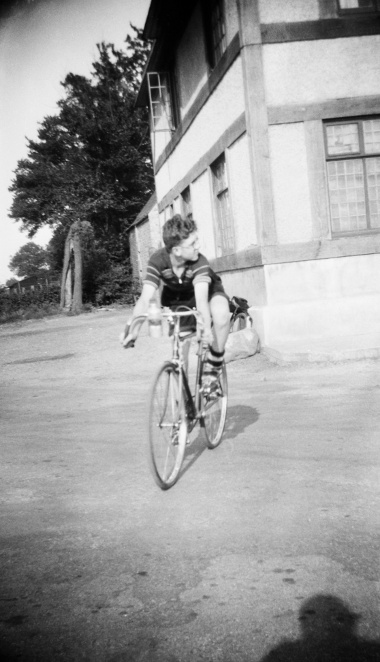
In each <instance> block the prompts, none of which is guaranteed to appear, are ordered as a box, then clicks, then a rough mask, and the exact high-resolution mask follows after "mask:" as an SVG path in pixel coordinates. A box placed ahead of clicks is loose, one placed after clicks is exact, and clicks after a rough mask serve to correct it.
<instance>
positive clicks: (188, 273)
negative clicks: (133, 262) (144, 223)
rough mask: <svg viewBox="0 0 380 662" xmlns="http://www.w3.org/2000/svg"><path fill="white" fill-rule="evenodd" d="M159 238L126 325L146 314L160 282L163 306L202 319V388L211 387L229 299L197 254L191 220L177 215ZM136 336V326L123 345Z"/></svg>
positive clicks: (225, 332)
mask: <svg viewBox="0 0 380 662" xmlns="http://www.w3.org/2000/svg"><path fill="white" fill-rule="evenodd" d="M162 238H163V242H164V248H160V249H159V250H157V251H156V252H155V253H153V255H152V256H151V257H150V259H149V262H148V267H147V273H146V277H145V279H144V281H143V289H142V293H141V296H140V298H139V299H138V301H137V303H136V305H135V307H134V309H133V313H132V317H131V318H130V320H129V321H128V324H129V325H130V324H131V322H132V321H133V319H134V318H135V317H138V316H139V315H144V314H145V313H146V312H147V311H148V307H149V302H150V301H151V299H152V298H153V297H154V296H155V293H156V290H157V288H158V287H159V285H160V282H162V284H163V288H162V292H161V304H162V305H163V306H167V307H169V308H172V309H176V308H177V307H178V306H181V305H182V306H188V307H189V308H196V309H197V310H198V311H199V312H200V313H201V315H202V317H203V322H204V339H205V341H206V342H207V343H208V345H209V349H208V355H207V363H206V366H205V370H204V384H203V386H205V387H207V386H208V387H211V388H212V387H213V385H214V384H217V383H218V377H219V375H220V371H221V367H222V363H223V358H224V347H225V344H226V341H227V337H228V333H229V324H230V310H229V298H228V296H227V294H226V293H225V291H224V288H223V284H222V281H221V278H220V277H219V276H218V275H217V274H216V273H215V272H214V271H213V270H212V269H211V267H210V265H209V262H208V260H207V259H206V258H205V256H204V255H202V253H200V252H199V239H198V232H197V225H196V223H195V221H194V220H193V219H189V218H187V219H183V218H182V217H181V216H180V215H179V214H176V215H175V216H173V218H171V219H169V220H168V221H166V223H165V224H164V226H163V230H162ZM211 325H212V328H211ZM127 328H128V327H127ZM137 335H138V327H137V328H136V327H135V331H134V333H133V335H131V334H129V333H128V335H127V336H126V337H125V338H124V340H123V345H124V346H126V345H127V344H128V343H129V342H130V341H131V340H135V339H136V338H137Z"/></svg>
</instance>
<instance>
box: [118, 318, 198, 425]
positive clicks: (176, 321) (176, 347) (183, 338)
mask: <svg viewBox="0 0 380 662" xmlns="http://www.w3.org/2000/svg"><path fill="white" fill-rule="evenodd" d="M182 308H185V306H182ZM191 315H192V316H193V317H194V319H195V321H196V323H197V330H196V331H190V332H188V333H186V332H183V331H181V328H180V324H181V317H189V316H191ZM147 317H148V316H147V314H145V315H139V316H138V317H135V319H134V320H133V322H132V324H131V328H130V329H128V330H129V331H132V330H133V328H134V327H135V326H136V325H141V324H142V322H144V321H145V320H146V319H147ZM162 317H163V318H164V319H166V320H167V321H168V324H169V327H170V326H171V327H172V335H173V350H172V357H171V359H170V361H171V362H172V363H174V364H175V365H177V366H178V373H179V385H180V393H183V390H182V387H183V388H184V391H185V393H186V399H187V402H186V404H187V405H190V408H191V412H190V413H191V418H192V419H193V421H201V420H202V402H201V393H200V374H201V367H202V361H203V359H204V355H205V352H206V350H207V346H206V345H205V346H204V345H203V334H202V329H203V320H202V315H201V314H200V313H199V312H198V311H197V310H195V309H191V308H188V309H187V308H186V310H179V311H172V310H164V311H163V312H162ZM126 334H127V330H126V332H125V335H126ZM181 334H182V335H181ZM195 337H196V339H197V343H198V349H197V352H196V354H197V357H198V360H197V370H196V378H195V389H194V397H193V395H192V393H191V389H190V385H189V378H188V372H187V364H188V352H189V350H190V346H189V347H188V351H187V352H186V354H187V355H186V356H185V352H184V346H185V343H189V342H190V340H191V339H192V338H195Z"/></svg>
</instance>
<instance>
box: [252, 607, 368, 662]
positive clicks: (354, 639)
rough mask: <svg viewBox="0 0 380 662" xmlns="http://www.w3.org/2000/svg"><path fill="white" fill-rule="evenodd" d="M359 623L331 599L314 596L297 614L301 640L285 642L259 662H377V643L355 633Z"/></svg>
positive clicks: (352, 614)
mask: <svg viewBox="0 0 380 662" xmlns="http://www.w3.org/2000/svg"><path fill="white" fill-rule="evenodd" d="M359 619H360V615H359V614H354V613H352V612H351V611H350V609H349V608H348V606H347V605H346V604H345V603H344V602H343V601H342V600H340V599H339V598H337V597H335V596H334V595H324V594H320V595H314V596H312V597H311V598H309V599H308V600H305V602H304V603H303V604H302V606H301V609H300V612H299V617H298V620H299V623H300V628H301V637H300V639H297V640H295V641H286V640H285V641H284V642H283V643H281V644H280V645H279V646H277V648H274V649H273V650H272V651H270V653H269V654H268V655H266V656H265V657H264V658H263V659H262V660H261V662H379V661H380V642H378V641H369V640H366V639H362V638H361V637H359V636H358V635H357V634H356V633H355V630H356V626H357V623H358V621H359Z"/></svg>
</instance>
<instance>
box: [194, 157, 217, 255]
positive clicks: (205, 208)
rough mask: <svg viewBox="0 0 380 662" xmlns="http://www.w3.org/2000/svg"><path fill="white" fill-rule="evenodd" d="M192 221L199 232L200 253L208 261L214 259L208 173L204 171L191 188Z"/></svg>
mask: <svg viewBox="0 0 380 662" xmlns="http://www.w3.org/2000/svg"><path fill="white" fill-rule="evenodd" d="M191 202H192V207H193V219H194V220H195V221H196V223H197V226H198V231H199V241H200V250H201V253H203V254H204V255H206V257H207V258H208V259H209V260H212V259H213V258H215V257H216V252H215V239H214V226H213V213H212V201H211V194H210V181H209V172H208V170H205V171H204V172H203V173H202V175H200V177H198V178H197V179H196V180H195V181H194V182H193V184H192V186H191Z"/></svg>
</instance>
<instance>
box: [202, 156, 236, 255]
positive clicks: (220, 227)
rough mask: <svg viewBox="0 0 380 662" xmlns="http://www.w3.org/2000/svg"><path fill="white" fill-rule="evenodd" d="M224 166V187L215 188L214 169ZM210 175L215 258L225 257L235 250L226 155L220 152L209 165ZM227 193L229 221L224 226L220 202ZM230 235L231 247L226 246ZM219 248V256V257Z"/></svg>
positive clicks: (216, 178) (215, 177)
mask: <svg viewBox="0 0 380 662" xmlns="http://www.w3.org/2000/svg"><path fill="white" fill-rule="evenodd" d="M221 163H223V164H224V178H225V182H224V186H223V187H220V188H217V186H216V182H217V181H218V177H217V175H216V169H217V168H218V167H219V165H220V164H221ZM209 169H210V174H211V191H212V209H213V215H214V228H215V248H216V256H217V257H225V256H227V255H233V254H234V253H235V249H236V237H235V226H234V217H233V212H232V199H231V188H230V183H229V175H228V163H227V154H226V152H222V153H221V154H219V156H218V157H217V158H216V159H215V160H214V161H213V162H212V163H211V164H210V168H209ZM226 192H227V193H228V197H227V205H228V213H229V219H228V221H227V223H226V224H224V218H225V217H224V215H223V213H221V212H222V202H221V198H222V196H223V195H224V194H225V193H226ZM229 233H230V235H231V245H228V241H226V238H227V237H228V234H229ZM219 248H220V250H221V254H220V255H219Z"/></svg>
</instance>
